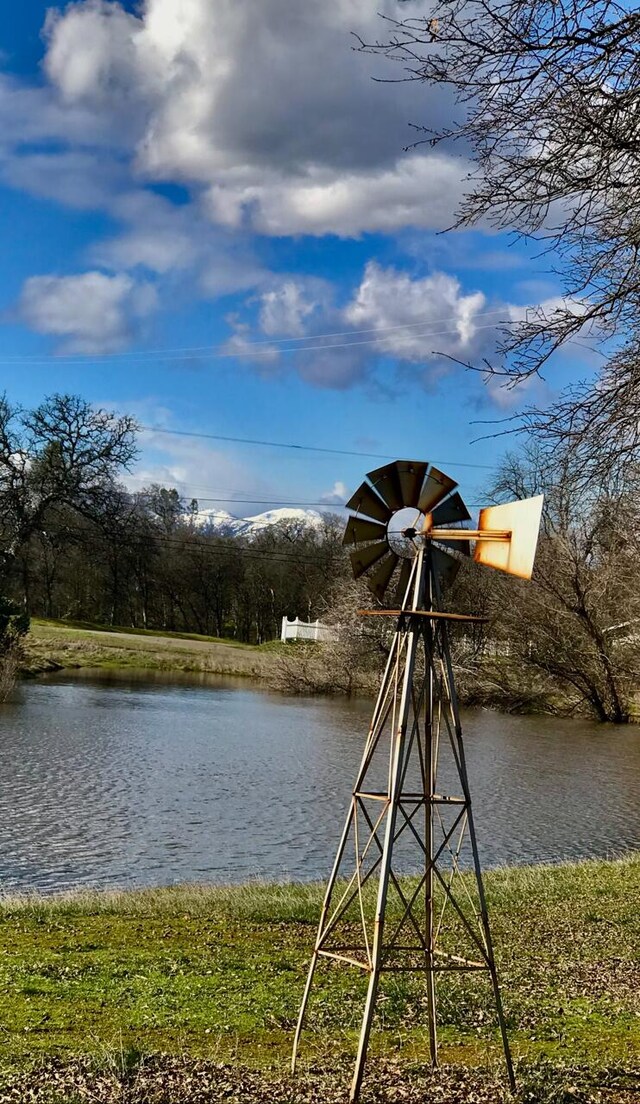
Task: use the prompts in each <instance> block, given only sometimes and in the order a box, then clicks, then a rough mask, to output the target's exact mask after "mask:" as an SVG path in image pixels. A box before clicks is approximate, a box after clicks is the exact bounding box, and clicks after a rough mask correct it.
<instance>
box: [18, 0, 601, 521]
mask: <svg viewBox="0 0 640 1104" xmlns="http://www.w3.org/2000/svg"><path fill="white" fill-rule="evenodd" d="M421 7H425V4H424V3H423V2H422V0H416V3H415V4H414V10H417V9H419V8H421ZM378 12H382V13H383V14H386V15H391V16H393V15H397V14H398V13H399V12H400V13H402V6H401V5H399V4H398V3H397V0H383V2H382V3H380V2H376V3H373V2H371V0H333V2H332V4H329V5H301V4H300V3H299V0H217V2H216V4H212V3H211V2H210V0H146V2H145V3H140V4H132V3H128V4H123V3H108V2H104V0H81V2H79V3H72V4H67V5H62V4H61V5H58V6H55V5H54V6H51V5H47V4H45V3H41V2H40V0H22V3H21V4H20V5H14V6H13V8H12V12H11V17H10V18H8V17H7V16H5V18H4V20H3V21H2V25H1V33H0V50H1V54H0V57H1V60H2V76H1V80H0V134H1V135H2V137H0V184H1V195H2V203H1V207H0V219H1V221H2V241H3V246H4V248H3V258H4V263H3V265H2V270H1V274H0V310H1V312H2V313H1V316H0V317H1V321H2V325H3V344H2V349H3V353H2V358H0V381H1V386H2V387H3V388H4V389H6V391H7V394H8V396H9V398H10V399H11V400H13V401H15V402H17V403H21V404H25V405H30V404H35V403H37V402H38V401H40V400H41V399H42V397H43V396H44V395H46V394H48V393H51V392H52V391H54V390H59V391H72V392H77V393H80V394H82V395H83V396H85V397H86V398H88V399H89V400H90V401H92V402H95V403H97V404H103V405H109V406H111V407H113V408H114V409H117V410H121V411H129V412H131V413H132V414H134V415H135V416H136V417H137V418H138V419H139V420H140V422H141V423H142V424H144V425H146V426H161V427H164V428H167V429H173V430H181V431H188V432H198V431H202V432H204V433H210V434H214V435H222V436H226V437H248V438H258V439H261V440H270V441H285V442H286V441H289V442H291V441H293V442H299V443H301V444H316V445H319V446H325V447H327V448H334V449H342V450H347V451H356V452H367V453H369V452H370V453H372V454H384V455H391V456H404V457H413V458H424V459H435V460H438V461H441V462H443V463H444V464H445V465H446V467H447V468H448V470H450V471H451V473H452V474H454V475H455V476H456V477H457V478H459V479H460V482H461V484H462V486H463V488H464V490H465V491H466V492H467V494H468V495H469V497H470V498H473V497H474V496H477V494H478V493H479V491H480V488H481V486H482V484H483V482H485V481H486V480H487V478H488V476H489V475H490V468H491V465H493V464H494V463H495V461H496V460H497V458H498V457H499V455H500V453H501V452H502V450H503V448H504V441H503V439H495V440H494V439H489V440H482V441H480V442H476V443H473V439H474V438H476V437H478V436H479V435H480V434H482V433H483V432H486V430H484V429H483V428H482V427H480V426H478V425H476V424H474V423H475V422H476V421H477V420H478V419H493V418H501V417H504V416H505V415H508V414H510V413H511V412H512V411H513V410H514V409H515V408H517V407H518V405H519V404H520V405H521V404H522V403H525V402H527V401H529V400H530V399H535V400H536V401H545V400H546V399H547V398H548V397H549V396H550V394H551V393H552V392H553V391H554V390H557V389H558V388H560V387H561V386H563V385H564V384H565V383H566V382H567V381H568V380H570V379H572V378H575V377H576V376H578V375H584V374H585V373H587V372H588V371H589V370H590V365H589V364H585V363H581V362H580V361H579V360H576V359H575V354H576V353H577V350H576V349H575V347H574V349H573V355H572V354H569V355H568V356H563V357H560V358H558V359H557V361H556V363H555V364H554V366H553V368H552V371H551V373H550V376H549V378H548V380H547V382H546V383H544V384H541V383H536V384H534V385H532V386H531V387H528V388H527V389H526V391H524V392H522V393H521V394H519V395H518V394H516V395H513V394H511V393H510V394H507V393H506V392H504V390H500V389H498V388H496V387H490V388H489V387H487V386H486V384H485V383H484V382H483V381H482V379H481V378H480V377H478V376H477V375H475V374H473V373H468V372H465V371H464V370H462V369H460V368H456V367H455V366H454V365H453V364H452V362H451V360H449V359H447V357H446V356H445V355H442V354H449V355H450V356H452V357H460V358H461V359H463V360H474V359H475V360H479V359H481V357H482V356H483V355H491V352H492V349H493V347H494V343H495V337H496V328H495V324H496V322H499V321H505V320H511V319H514V318H517V317H519V316H520V315H521V312H522V309H523V308H524V307H526V306H528V305H533V304H539V303H550V304H552V303H553V300H554V298H555V297H557V296H558V295H559V294H560V293H561V288H560V287H559V286H558V285H557V284H556V283H555V282H554V279H553V277H552V276H551V275H550V273H549V267H550V260H549V258H548V257H545V258H541V259H536V258H535V255H534V253H533V251H530V252H529V253H527V250H526V249H525V247H524V246H523V245H522V244H513V243H511V241H510V239H509V238H508V236H506V235H497V234H492V233H490V232H488V230H487V229H486V228H485V229H484V230H483V229H482V228H479V229H477V230H474V231H473V232H464V233H462V232H456V233H453V232H451V233H448V234H442V233H441V231H442V230H443V229H445V228H446V227H447V226H448V225H450V223H451V221H452V219H453V217H454V215H455V211H456V208H457V205H458V203H459V201H460V198H461V196H462V195H463V191H464V180H465V176H466V174H467V173H468V171H469V165H468V163H467V161H466V159H465V156H464V151H463V150H460V149H457V150H451V149H445V148H442V149H441V148H437V149H436V150H433V149H431V148H429V147H418V148H417V149H415V150H410V151H408V152H406V151H405V150H404V147H405V146H406V144H407V142H409V141H411V136H412V132H411V130H410V129H409V123H412V122H418V123H426V124H427V125H438V124H439V123H442V122H446V120H447V119H450V118H451V117H452V112H453V111H454V107H453V106H452V104H451V102H450V100H449V98H448V96H447V94H446V93H443V92H442V90H436V91H433V90H429V89H427V88H425V87H424V86H421V85H418V84H415V83H410V84H407V83H402V84H400V83H398V84H388V83H385V84H381V83H376V82H375V81H374V80H373V79H372V78H373V77H374V76H376V75H378V76H379V75H385V76H389V75H393V74H394V73H395V70H390V69H389V68H388V66H389V64H390V63H388V62H384V61H383V60H382V59H380V58H373V57H371V56H368V55H366V54H363V53H359V52H356V51H354V50H353V49H352V43H353V38H352V35H351V32H353V31H355V32H357V33H359V34H361V35H362V37H363V38H365V39H368V40H372V39H374V38H375V37H377V36H380V34H382V33H383V28H381V26H380V23H379V16H378V14H377V13H378ZM385 67H387V68H385ZM326 335H337V336H326ZM181 350H196V351H195V352H191V351H190V352H183V351H181ZM141 444H142V454H141V458H140V462H139V465H138V467H137V469H136V471H135V472H134V473H133V477H132V481H131V485H132V486H138V485H141V484H142V483H144V482H145V481H149V480H152V479H155V480H159V481H163V482H168V483H171V484H175V485H178V486H179V488H180V489H181V490H182V491H183V493H185V494H186V495H187V496H189V497H191V496H192V495H193V496H196V497H199V498H202V499H205V498H211V499H215V498H217V499H219V500H220V506H221V508H224V509H228V510H229V511H230V512H232V513H235V514H237V515H243V514H247V513H250V512H254V511H255V510H257V509H264V508H265V506H266V505H267V504H277V503H279V502H281V501H284V500H291V501H293V502H305V503H306V502H319V501H322V500H324V499H327V500H331V498H332V495H333V497H334V498H335V499H336V500H337V499H339V498H340V496H341V494H342V493H343V491H344V489H345V488H346V489H349V490H351V489H353V488H354V487H355V486H356V485H357V483H359V482H360V480H361V478H362V474H363V472H364V471H366V470H367V469H368V468H369V467H375V466H377V461H376V460H375V459H374V458H373V457H372V459H371V461H369V460H368V459H367V458H366V457H355V456H354V457H347V456H336V455H330V454H322V453H305V452H296V453H294V452H292V451H286V450H282V451H280V450H276V449H271V448H267V447H257V446H248V445H241V444H237V443H236V444H234V443H232V442H222V441H213V440H209V441H207V440H204V439H203V440H199V439H197V438H195V437H186V436H185V437H179V436H169V435H163V434H160V433H158V432H156V433H150V432H146V433H145V434H144V435H143V437H142V438H141ZM463 465H477V467H472V466H469V467H465V466H463ZM213 504H214V503H213V501H212V502H210V503H208V505H213Z"/></svg>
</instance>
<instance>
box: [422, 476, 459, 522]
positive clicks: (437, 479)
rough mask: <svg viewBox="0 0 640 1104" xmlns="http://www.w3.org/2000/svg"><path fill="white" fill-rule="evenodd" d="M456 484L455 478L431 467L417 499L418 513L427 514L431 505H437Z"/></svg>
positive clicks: (431, 507)
mask: <svg viewBox="0 0 640 1104" xmlns="http://www.w3.org/2000/svg"><path fill="white" fill-rule="evenodd" d="M457 486H458V484H457V483H456V481H455V479H451V478H450V477H449V476H448V475H445V474H444V472H441V471H439V470H438V468H432V469H431V471H430V472H429V475H428V476H427V481H426V483H425V485H424V487H423V488H422V494H421V495H420V498H419V500H418V509H419V510H420V513H421V514H429V513H430V512H431V510H432V509H433V507H434V506H437V504H438V503H439V502H441V501H442V499H443V498H446V496H447V495H448V494H449V492H450V491H452V490H453V489H454V487H457Z"/></svg>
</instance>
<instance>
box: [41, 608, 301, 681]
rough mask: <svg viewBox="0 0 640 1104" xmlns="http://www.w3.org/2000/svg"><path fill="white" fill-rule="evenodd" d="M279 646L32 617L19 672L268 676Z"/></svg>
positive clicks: (275, 643) (191, 634) (276, 643)
mask: <svg viewBox="0 0 640 1104" xmlns="http://www.w3.org/2000/svg"><path fill="white" fill-rule="evenodd" d="M283 647H285V645H282V644H280V642H279V641H274V642H272V643H270V644H265V645H262V646H261V647H254V646H252V645H248V644H240V643H238V642H237V641H230V640H220V639H218V638H217V637H207V636H198V635H197V634H195V633H155V632H152V631H150V630H149V631H147V630H137V629H125V628H117V627H116V626H113V627H106V626H93V625H89V623H83V622H74V623H70V622H55V621H42V620H38V619H34V620H33V621H32V623H31V631H30V632H29V634H28V636H27V638H26V640H25V645H24V651H25V660H24V663H23V665H22V673H23V675H25V676H35V675H39V674H43V673H45V672H48V671H56V670H73V669H74V668H76V669H77V668H94V669H96V668H97V669H101V670H113V671H117V670H124V671H127V670H131V671H135V670H146V671H167V672H171V671H178V672H180V671H182V672H191V673H193V672H196V673H205V674H214V675H229V676H240V677H247V678H270V677H271V674H272V670H273V666H274V661H275V659H276V657H277V654H278V652H279V651H280V650H281V649H282V648H283Z"/></svg>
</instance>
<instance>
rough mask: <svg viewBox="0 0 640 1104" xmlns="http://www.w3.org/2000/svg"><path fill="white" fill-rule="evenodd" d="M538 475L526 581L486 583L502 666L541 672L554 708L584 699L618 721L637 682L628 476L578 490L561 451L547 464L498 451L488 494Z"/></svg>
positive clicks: (638, 587)
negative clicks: (538, 528) (536, 520)
mask: <svg viewBox="0 0 640 1104" xmlns="http://www.w3.org/2000/svg"><path fill="white" fill-rule="evenodd" d="M541 482H543V483H544V485H545V487H546V499H545V510H544V515H543V527H542V534H541V539H540V543H539V546H538V554H537V557H536V566H535V571H534V577H533V581H532V582H531V583H519V582H518V581H517V580H514V579H510V578H507V577H504V578H503V577H501V576H499V575H496V578H495V582H494V603H493V604H494V612H495V618H496V627H497V629H498V631H499V633H500V635H501V636H502V638H503V639H507V640H508V641H509V642H510V646H511V647H510V656H509V663H508V666H509V667H511V668H514V667H515V669H516V670H518V669H519V670H520V671H521V681H522V680H523V679H524V680H525V681H526V679H527V672H530V673H531V674H532V675H533V677H535V678H536V679H538V678H539V676H540V675H542V676H544V677H545V680H546V682H545V683H544V685H545V688H546V692H547V694H548V695H549V696H550V700H551V701H552V702H553V701H554V700H555V704H556V707H557V708H562V707H565V708H571V707H575V708H585V707H586V708H587V709H588V710H589V711H590V712H591V713H592V714H593V715H594V716H596V717H597V718H598V720H600V721H612V722H614V723H618V724H619V723H624V722H625V721H627V720H628V719H629V713H630V708H631V703H632V698H633V695H634V692H635V691H637V690H639V689H640V685H639V680H640V582H639V580H638V572H637V564H638V558H639V555H640V505H639V501H640V499H639V495H638V492H639V491H640V486H639V484H638V480H637V478H631V477H630V478H629V479H628V480H627V482H626V484H625V485H624V486H620V484H619V483H618V482H617V481H613V482H610V483H609V484H608V485H607V484H597V485H591V486H590V487H589V488H587V489H585V488H584V486H583V484H582V480H581V472H580V465H579V463H578V462H577V461H576V459H575V454H574V453H572V451H571V450H565V453H564V454H563V455H562V456H561V458H560V460H559V462H558V459H557V458H556V464H555V467H554V469H553V470H551V469H550V468H549V467H548V466H547V464H546V458H545V455H544V452H543V453H542V454H540V452H539V451H538V450H536V449H535V448H532V449H529V450H528V452H527V451H525V452H524V453H521V454H520V455H512V456H509V457H507V459H506V461H505V463H504V464H503V466H502V469H501V471H500V472H499V475H498V479H497V481H496V485H495V488H494V490H495V494H496V497H498V498H513V497H514V496H515V497H520V498H521V497H526V496H527V495H529V494H531V493H532V492H535V491H537V490H538V489H539V487H540V484H541ZM494 631H495V629H494ZM498 666H500V664H498ZM502 666H503V667H504V666H505V664H503V665H502ZM512 681H513V680H512Z"/></svg>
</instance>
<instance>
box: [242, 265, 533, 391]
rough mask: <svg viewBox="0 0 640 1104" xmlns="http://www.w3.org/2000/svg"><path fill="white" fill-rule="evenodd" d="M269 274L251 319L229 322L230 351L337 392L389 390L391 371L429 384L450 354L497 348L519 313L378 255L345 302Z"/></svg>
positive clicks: (444, 277)
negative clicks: (501, 330) (505, 325)
mask: <svg viewBox="0 0 640 1104" xmlns="http://www.w3.org/2000/svg"><path fill="white" fill-rule="evenodd" d="M272 279H273V284H272V286H271V287H270V288H269V290H267V291H265V292H263V293H262V294H261V295H259V296H256V297H254V298H253V303H254V304H255V302H256V301H257V303H258V309H257V311H256V312H255V317H254V319H253V321H251V320H250V319H247V318H246V317H243V316H242V315H238V316H234V317H233V318H231V319H229V322H230V323H231V324H232V326H233V327H234V331H235V336H234V338H233V339H232V341H230V342H228V343H227V349H228V350H230V351H232V352H234V354H235V355H237V356H238V357H239V358H240V359H244V360H246V361H247V362H251V363H253V364H254V365H256V366H257V365H261V366H262V371H263V373H272V374H273V373H276V372H277V373H278V374H282V373H283V372H285V371H290V372H292V373H295V374H297V375H298V376H299V377H300V378H301V379H303V380H305V381H306V382H307V383H311V384H312V385H314V386H316V387H324V388H331V389H334V390H345V389H347V388H350V387H354V386H356V385H359V384H367V385H372V386H374V387H376V388H382V389H383V390H385V389H386V388H387V387H388V386H389V379H390V374H391V376H393V374H394V371H395V375H396V376H402V377H404V378H411V379H413V380H415V381H417V382H418V383H421V384H423V385H425V386H431V385H432V384H433V383H434V382H435V381H436V380H437V379H438V377H440V376H442V375H443V374H445V373H447V372H449V371H451V370H452V369H453V364H452V360H451V359H450V358H453V359H460V360H463V361H464V360H473V359H474V358H478V357H481V356H483V355H485V354H486V353H487V352H489V351H490V350H491V349H492V348H494V347H495V341H496V334H497V331H498V326H499V324H500V322H507V321H508V320H509V319H510V318H511V316H512V314H511V312H512V311H516V310H517V308H512V307H510V306H509V305H508V304H503V305H502V306H498V307H496V306H495V304H494V305H493V307H492V308H491V309H489V308H488V306H487V300H486V298H485V296H484V294H483V293H482V292H480V291H473V292H465V291H464V290H463V288H462V287H461V285H460V282H459V281H458V280H457V279H456V278H455V277H453V276H451V275H449V274H447V273H444V272H433V273H430V274H429V275H427V276H415V275H413V274H411V273H410V272H407V271H403V270H402V269H398V268H394V267H383V266H382V265H380V264H378V263H377V262H375V261H370V262H369V263H368V264H367V265H366V266H365V269H364V271H363V273H362V277H361V279H360V281H359V283H358V284H357V286H356V287H355V288H354V289H353V290H352V292H351V294H350V296H349V298H348V299H347V301H346V302H345V303H342V304H340V303H337V302H336V301H335V298H334V296H333V295H332V294H331V289H330V288H329V287H327V286H325V285H323V283H322V282H321V281H312V280H308V279H307V280H304V279H302V278H296V277H287V278H284V279H281V281H280V282H279V283H277V282H275V277H274V278H272ZM251 302H252V301H251V300H250V301H249V304H248V305H250V304H251ZM261 334H266V335H268V336H269V337H270V338H272V339H273V340H272V341H269V342H265V340H264V339H262V338H261V337H260V335H261ZM288 338H289V339H293V340H287V339H288ZM302 338H305V339H306V340H301V339H302Z"/></svg>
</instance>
